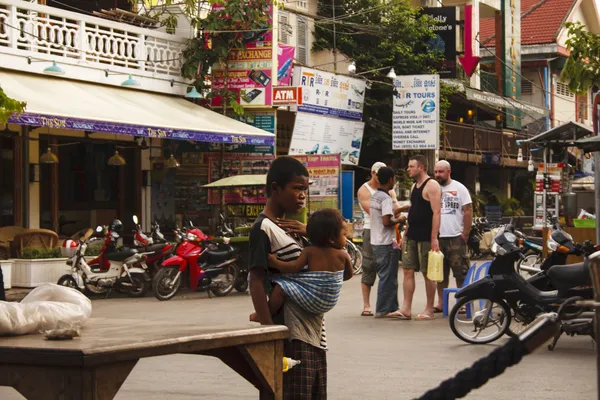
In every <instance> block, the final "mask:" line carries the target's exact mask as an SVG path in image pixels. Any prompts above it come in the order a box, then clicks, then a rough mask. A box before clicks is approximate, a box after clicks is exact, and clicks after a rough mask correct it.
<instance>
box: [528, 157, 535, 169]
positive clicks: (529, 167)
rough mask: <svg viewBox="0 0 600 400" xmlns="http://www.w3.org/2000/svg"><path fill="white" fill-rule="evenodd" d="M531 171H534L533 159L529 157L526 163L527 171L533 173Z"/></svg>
mask: <svg viewBox="0 0 600 400" xmlns="http://www.w3.org/2000/svg"><path fill="white" fill-rule="evenodd" d="M533 170H534V166H533V158H532V157H531V156H529V162H528V163H527V171H529V172H533Z"/></svg>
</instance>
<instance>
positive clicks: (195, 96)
mask: <svg viewBox="0 0 600 400" xmlns="http://www.w3.org/2000/svg"><path fill="white" fill-rule="evenodd" d="M185 98H186V99H201V98H202V95H201V94H200V93H198V90H197V89H196V87H195V86H192V90H190V91H189V92H187V93H186V94H185Z"/></svg>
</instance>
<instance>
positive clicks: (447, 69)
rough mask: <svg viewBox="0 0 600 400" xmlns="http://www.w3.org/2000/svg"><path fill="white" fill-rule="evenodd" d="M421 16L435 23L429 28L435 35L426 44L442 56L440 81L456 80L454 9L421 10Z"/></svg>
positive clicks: (435, 8) (434, 8) (433, 8)
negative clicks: (431, 19)
mask: <svg viewBox="0 0 600 400" xmlns="http://www.w3.org/2000/svg"><path fill="white" fill-rule="evenodd" d="M423 14H426V15H429V16H430V17H432V18H433V19H434V20H436V21H437V23H436V24H435V25H432V26H430V27H429V29H430V30H432V31H433V33H435V37H434V38H432V39H431V40H430V41H429V42H428V43H427V44H428V46H429V48H431V49H432V50H438V51H439V52H441V53H442V54H443V55H444V61H443V62H442V68H440V69H439V75H440V78H442V79H449V78H456V77H457V75H456V7H432V8H423Z"/></svg>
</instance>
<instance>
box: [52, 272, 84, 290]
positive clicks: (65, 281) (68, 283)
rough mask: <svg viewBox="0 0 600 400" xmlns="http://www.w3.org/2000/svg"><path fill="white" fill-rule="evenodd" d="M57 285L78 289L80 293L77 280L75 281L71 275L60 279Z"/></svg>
mask: <svg viewBox="0 0 600 400" xmlns="http://www.w3.org/2000/svg"><path fill="white" fill-rule="evenodd" d="M56 284H57V285H59V286H65V287H69V288H71V289H76V290H78V291H79V287H78V286H77V282H75V279H73V277H72V276H71V275H63V276H61V277H60V278H59V279H58V282H56Z"/></svg>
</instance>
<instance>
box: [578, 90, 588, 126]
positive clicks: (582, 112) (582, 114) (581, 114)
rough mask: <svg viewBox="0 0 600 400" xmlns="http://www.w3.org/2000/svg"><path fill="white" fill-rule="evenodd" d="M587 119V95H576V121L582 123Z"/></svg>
mask: <svg viewBox="0 0 600 400" xmlns="http://www.w3.org/2000/svg"><path fill="white" fill-rule="evenodd" d="M587 119H588V102H587V95H585V94H584V95H582V96H577V122H581V123H584V122H585V121H586V120H587Z"/></svg>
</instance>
